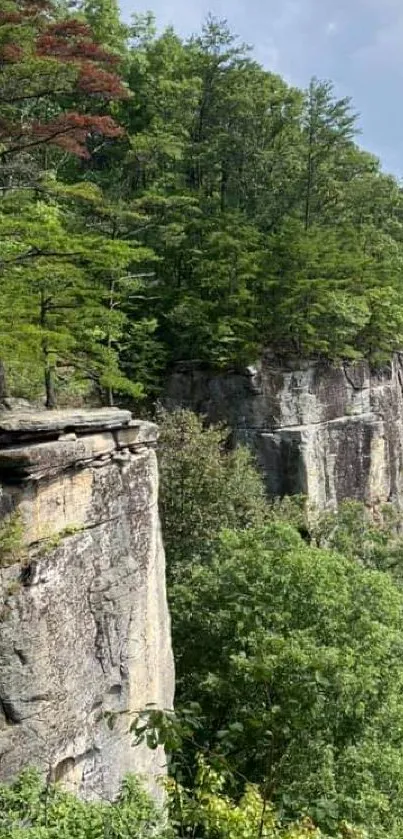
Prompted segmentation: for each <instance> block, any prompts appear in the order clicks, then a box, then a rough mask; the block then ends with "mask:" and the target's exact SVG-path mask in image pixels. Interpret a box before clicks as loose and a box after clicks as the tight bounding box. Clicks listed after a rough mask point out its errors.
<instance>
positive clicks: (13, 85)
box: [0, 0, 127, 165]
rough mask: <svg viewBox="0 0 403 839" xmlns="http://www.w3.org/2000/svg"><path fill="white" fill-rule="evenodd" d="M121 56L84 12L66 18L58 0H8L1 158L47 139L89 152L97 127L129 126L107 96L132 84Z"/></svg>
mask: <svg viewBox="0 0 403 839" xmlns="http://www.w3.org/2000/svg"><path fill="white" fill-rule="evenodd" d="M116 62H117V59H116V56H114V55H112V54H110V53H109V52H107V51H106V50H105V49H103V48H102V46H100V45H99V44H97V43H95V41H94V39H93V37H92V34H91V30H90V28H89V27H88V26H87V25H86V24H84V23H82V22H81V21H79V20H74V19H68V20H64V21H60V20H58V19H57V17H56V13H55V8H54V6H53V2H52V0H6V2H5V3H3V4H2V9H1V10H0V159H1V160H2V162H3V164H6V165H7V163H9V161H10V158H12V157H13V156H15V155H16V154H17V155H20V156H21V155H23V154H24V153H27V152H28V151H31V150H34V149H35V148H36V147H38V146H42V145H43V144H49V145H52V146H57V147H59V148H61V149H63V150H64V151H69V152H71V153H72V154H75V155H77V156H80V157H87V156H88V138H89V137H90V136H92V135H94V134H95V135H102V136H104V137H108V138H111V137H117V136H119V135H120V134H121V133H122V130H121V128H120V127H119V126H118V125H117V124H116V123H115V121H114V120H113V119H112V117H111V116H110V115H109V114H108V113H105V110H107V109H105V102H108V100H112V99H121V98H123V97H125V96H126V95H127V92H126V89H125V87H124V85H123V84H122V82H121V80H120V78H119V76H118V74H117V72H116Z"/></svg>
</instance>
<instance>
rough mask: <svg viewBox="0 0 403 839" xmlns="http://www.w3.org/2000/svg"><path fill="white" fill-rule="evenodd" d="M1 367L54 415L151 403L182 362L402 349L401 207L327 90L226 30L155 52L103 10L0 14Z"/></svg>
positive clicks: (150, 24)
mask: <svg viewBox="0 0 403 839" xmlns="http://www.w3.org/2000/svg"><path fill="white" fill-rule="evenodd" d="M0 59H1V64H0V67H1V72H0V159H1V167H0V242H1V249H0V284H1V295H2V309H3V311H2V319H1V331H0V358H1V362H2V367H3V370H4V369H5V370H6V374H7V380H8V388H9V390H10V391H11V393H13V394H14V395H19V396H28V397H29V398H42V395H43V393H45V392H46V404H47V406H48V407H52V406H55V405H56V403H57V402H58V401H59V402H60V403H61V404H64V403H65V402H66V399H69V398H71V396H73V398H75V399H77V398H79V396H80V395H81V394H87V393H88V392H90V393H95V394H96V397H97V398H101V399H102V401H106V402H109V403H112V402H113V400H114V398H116V395H119V394H125V393H126V394H128V395H129V396H130V397H131V398H132V399H140V398H142V397H144V396H152V397H153V396H155V395H156V394H157V393H158V390H159V388H160V382H161V378H162V377H163V375H164V372H165V371H166V370H167V368H168V367H169V366H170V365H172V364H173V363H175V362H177V361H178V360H189V361H194V360H197V361H201V362H203V363H207V364H210V365H213V366H216V367H217V366H227V365H242V364H244V363H249V362H251V361H253V360H254V359H255V358H256V356H257V355H258V353H259V352H260V351H261V349H262V347H264V346H270V347H271V348H273V349H274V350H275V351H276V352H279V353H281V354H282V355H283V356H287V355H295V354H297V355H299V356H303V355H309V356H319V357H322V358H323V357H324V358H328V359H330V360H339V359H356V358H362V357H366V358H368V359H369V360H370V361H371V363H373V364H379V363H383V362H384V361H385V360H387V359H388V357H389V356H390V354H391V353H392V352H393V351H394V350H396V349H398V348H400V347H401V346H402V343H403V303H402V294H401V284H402V279H401V277H402V257H403V245H402V240H403V221H402V207H403V198H402V190H401V188H400V186H399V184H398V182H397V181H396V180H395V179H394V178H393V177H392V176H390V175H387V174H385V173H384V172H383V171H382V169H381V166H380V163H379V161H378V160H377V159H376V158H375V157H373V156H372V155H371V154H368V153H367V152H365V151H364V150H362V149H361V148H360V147H359V145H358V144H357V133H358V132H357V117H356V115H355V113H354V109H353V107H352V105H351V102H350V100H349V99H348V98H343V99H338V98H337V97H336V95H335V92H334V89H333V87H332V84H331V83H330V82H328V81H319V80H317V79H313V80H312V82H311V83H310V85H309V88H308V89H307V90H298V89H296V88H294V87H291V86H290V85H288V84H287V83H286V82H285V81H284V80H283V79H282V78H281V77H280V76H278V75H277V74H275V73H272V72H270V70H269V69H266V68H263V67H262V66H261V65H259V64H258V63H257V62H256V61H255V60H254V58H253V52H252V51H251V50H250V49H249V48H248V47H246V46H245V45H243V44H242V43H241V42H240V41H239V40H238V38H237V37H236V36H235V35H233V34H232V33H231V32H230V31H229V29H228V26H227V24H226V23H225V22H221V21H217V20H215V19H213V18H209V19H208V20H207V21H206V23H205V24H204V26H203V27H202V29H201V31H200V33H199V34H196V35H194V36H192V37H191V38H189V39H185V40H184V39H182V38H180V37H179V36H178V35H177V34H176V33H175V31H174V30H173V29H172V28H168V29H166V30H165V31H163V32H162V33H158V32H157V29H156V25H155V21H154V19H153V17H152V15H151V14H148V15H134V16H133V18H132V22H131V24H130V25H126V24H124V23H123V22H122V21H121V19H120V17H119V12H118V6H117V3H116V2H114V0H102V2H101V0H81V2H67V0H55V2H52V0H35V2H32V1H31V0H30V2H27V0H6V2H3V3H2V8H1V11H0Z"/></svg>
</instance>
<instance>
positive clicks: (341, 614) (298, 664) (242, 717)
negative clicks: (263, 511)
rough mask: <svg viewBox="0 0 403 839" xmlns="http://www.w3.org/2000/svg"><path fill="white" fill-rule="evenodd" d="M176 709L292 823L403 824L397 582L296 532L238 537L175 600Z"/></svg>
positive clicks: (272, 529) (383, 830) (328, 828)
mask: <svg viewBox="0 0 403 839" xmlns="http://www.w3.org/2000/svg"><path fill="white" fill-rule="evenodd" d="M170 598H171V609H172V615H173V630H174V645H175V650H176V669H177V679H178V687H177V703H178V705H179V707H180V706H181V703H186V702H188V701H190V700H193V699H194V698H195V697H197V701H198V702H199V704H200V705H201V709H202V715H203V717H204V730H203V731H202V732H198V733H197V738H196V739H197V741H198V742H203V743H204V747H205V748H209V749H210V750H211V751H212V753H213V754H216V755H217V754H218V755H220V754H221V755H222V756H223V757H224V758H225V760H226V764H227V767H228V768H229V770H230V772H231V773H232V779H233V780H232V784H233V785H234V786H235V789H236V788H238V787H239V783H240V780H239V779H240V778H243V777H246V778H248V779H249V780H250V781H255V782H257V783H259V784H260V786H261V789H263V791H264V795H265V796H266V797H267V799H268V801H270V802H273V803H274V805H275V806H276V807H277V808H279V809H280V812H282V813H283V815H284V816H286V815H287V816H288V817H294V816H296V815H297V814H299V813H301V812H307V813H309V815H310V816H311V818H312V819H313V821H314V822H316V823H318V824H319V826H320V827H321V828H322V829H324V830H325V832H328V833H330V834H331V835H336V834H337V831H338V825H339V824H340V822H341V821H342V820H343V819H346V820H347V821H352V822H353V823H355V824H356V825H358V826H360V825H361V826H363V827H366V829H367V830H368V832H369V835H370V836H374V837H379V836H385V837H386V836H388V837H389V836H396V837H397V836H398V835H399V829H400V826H401V824H402V818H403V813H402V808H401V791H402V784H403V764H402V760H401V749H402V741H401V737H402V735H401V732H402V730H403V729H402V721H403V704H402V700H401V695H402V683H401V678H402V677H401V673H402V650H403V646H402V642H403V634H402V628H403V627H402V617H401V616H402V605H403V602H402V594H401V591H400V589H399V588H397V587H396V586H395V585H394V584H393V582H392V581H391V579H390V577H389V576H388V575H387V574H383V573H381V572H375V571H368V570H366V569H363V568H362V567H359V566H358V565H356V564H354V563H352V562H351V561H349V560H346V559H344V558H342V557H341V556H339V555H337V554H334V553H331V552H327V551H323V550H319V549H315V548H311V547H309V546H307V545H306V544H305V543H304V542H303V540H302V539H301V537H300V536H299V534H298V533H297V532H296V531H294V530H293V529H292V528H291V527H290V526H287V525H284V524H281V525H280V524H273V525H271V526H269V527H266V528H264V529H263V530H256V529H253V528H252V529H249V530H245V531H244V532H240V531H238V532H236V533H231V532H225V533H224V534H223V535H222V538H221V543H220V546H219V547H218V548H217V549H216V551H215V552H213V555H212V557H211V559H210V562H206V561H204V562H200V561H199V560H198V559H197V556H195V555H194V554H193V555H192V557H191V558H190V557H189V558H188V561H187V563H186V564H185V563H184V564H183V565H182V567H181V573H180V575H179V574H178V575H177V578H176V581H175V582H174V584H173V586H171V593H170Z"/></svg>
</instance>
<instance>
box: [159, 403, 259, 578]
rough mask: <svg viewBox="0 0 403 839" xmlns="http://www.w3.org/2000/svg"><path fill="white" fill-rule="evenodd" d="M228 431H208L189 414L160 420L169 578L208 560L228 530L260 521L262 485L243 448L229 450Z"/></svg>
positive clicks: (179, 413) (181, 412) (169, 415)
mask: <svg viewBox="0 0 403 839" xmlns="http://www.w3.org/2000/svg"><path fill="white" fill-rule="evenodd" d="M228 438H229V431H228V429H226V428H221V427H211V428H204V427H203V421H202V419H200V418H199V417H197V416H196V415H195V414H193V413H191V412H190V411H185V410H176V411H173V412H172V413H168V412H165V413H162V414H161V426H160V449H159V451H160V457H159V467H160V508H161V515H162V520H163V528H164V543H165V548H166V552H167V559H168V574H169V575H170V576H174V575H175V573H176V570H177V571H178V573H181V569H182V563H186V562H188V561H189V558H190V557H192V556H198V557H199V558H200V559H201V560H202V559H203V557H205V556H206V555H208V553H209V551H210V550H211V546H212V544H213V543H214V540H215V538H216V537H217V535H218V534H219V532H220V530H221V529H222V528H224V527H229V528H236V527H240V528H244V527H249V526H250V525H251V524H254V523H257V522H259V521H261V520H262V517H263V515H264V511H265V498H264V489H263V483H262V480H261V478H260V476H259V474H258V472H257V470H256V469H255V467H254V465H253V461H252V458H251V455H250V454H249V452H248V451H247V450H246V449H244V448H236V449H233V450H232V451H231V450H228V445H227V444H228Z"/></svg>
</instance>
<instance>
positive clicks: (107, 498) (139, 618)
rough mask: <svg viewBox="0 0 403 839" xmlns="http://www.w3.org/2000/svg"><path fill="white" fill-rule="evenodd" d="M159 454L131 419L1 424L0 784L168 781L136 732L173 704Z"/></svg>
mask: <svg viewBox="0 0 403 839" xmlns="http://www.w3.org/2000/svg"><path fill="white" fill-rule="evenodd" d="M155 442H156V427H155V426H154V425H152V424H151V423H146V422H136V421H132V418H131V415H130V413H129V412H127V411H120V410H115V409H108V410H103V411H81V412H78V413H72V412H52V413H50V414H49V413H44V414H35V413H32V414H25V415H22V414H21V415H14V414H12V413H7V412H4V413H2V414H0V522H1V524H0V779H7V778H9V777H10V776H12V775H14V774H15V773H18V772H19V771H20V770H21V769H22V767H24V766H26V765H34V766H37V767H39V768H40V769H41V770H42V771H43V772H46V773H47V774H48V777H49V778H50V779H56V780H61V781H63V783H64V784H65V785H67V786H68V787H70V788H72V789H74V791H76V792H78V793H79V794H80V795H82V796H83V797H87V798H91V797H103V798H113V797H114V796H115V795H116V793H117V791H118V789H119V786H120V783H121V780H122V778H123V776H124V775H125V774H126V773H127V772H129V771H130V772H136V773H139V774H142V775H145V776H146V777H147V779H148V782H149V785H150V786H151V787H152V786H153V783H154V780H153V779H154V776H156V775H159V774H161V773H163V771H164V768H163V767H164V755H163V753H162V751H157V752H151V751H149V750H148V749H147V748H146V747H145V746H144V747H142V746H141V747H136V748H133V746H132V739H133V737H132V735H130V733H129V726H130V723H131V722H132V720H133V718H134V717H135V715H136V712H137V711H139V710H141V709H143V708H144V707H145V706H146V705H147V704H148V703H154V704H155V705H156V706H157V707H160V708H167V707H172V701H173V685H174V679H173V659H172V650H171V639H170V625H169V616H168V610H167V603H166V592H165V566H164V552H163V547H162V542H161V535H160V526H159V518H158V506H157V494H158V471H157V462H156V455H155V451H154V445H155ZM108 715H109V719H111V718H113V720H114V725H113V727H112V728H111V727H110V726H108ZM110 715H113V717H111V716H110Z"/></svg>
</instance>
